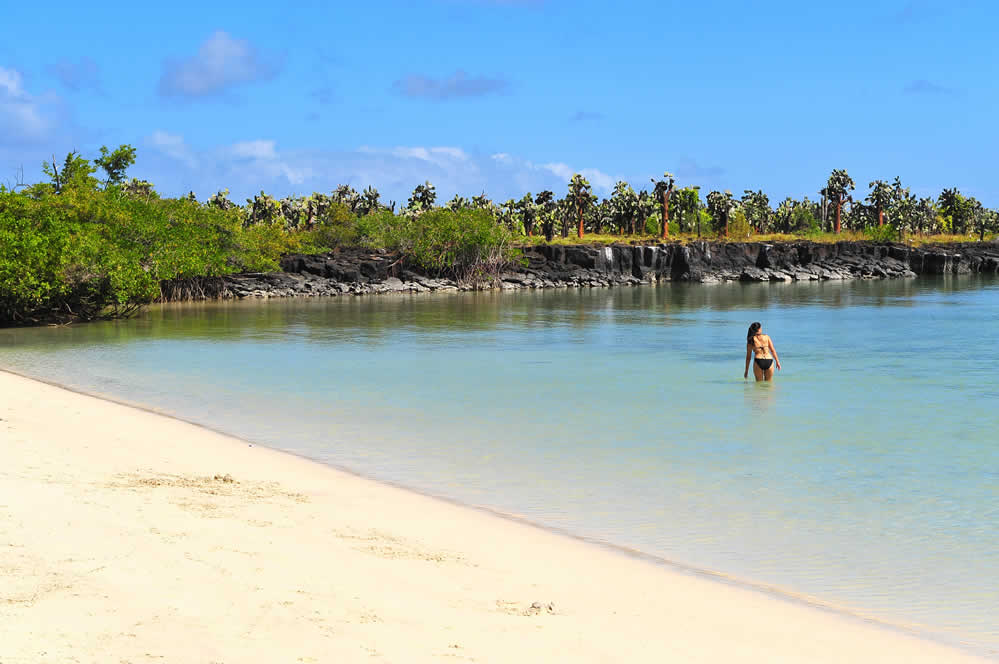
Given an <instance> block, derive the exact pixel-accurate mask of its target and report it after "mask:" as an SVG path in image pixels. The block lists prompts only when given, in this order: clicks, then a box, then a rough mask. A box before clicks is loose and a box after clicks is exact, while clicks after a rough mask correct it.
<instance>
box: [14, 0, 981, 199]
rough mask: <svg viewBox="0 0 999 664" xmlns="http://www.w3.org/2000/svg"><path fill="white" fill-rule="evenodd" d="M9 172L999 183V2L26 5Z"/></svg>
mask: <svg viewBox="0 0 999 664" xmlns="http://www.w3.org/2000/svg"><path fill="white" fill-rule="evenodd" d="M3 14H4V19H3V24H2V25H0V182H6V183H10V182H13V181H14V180H15V178H16V174H17V170H18V168H19V167H20V166H22V165H23V167H24V171H25V179H26V180H28V181H32V180H36V179H41V174H40V165H41V161H42V160H43V159H51V155H53V154H55V155H56V156H57V157H58V158H59V159H61V158H62V156H64V155H65V153H66V152H67V151H69V150H71V149H77V150H80V151H81V152H83V153H84V155H85V156H93V155H94V154H95V153H96V152H97V149H98V148H99V147H100V146H101V145H102V144H107V145H109V146H111V145H118V144H120V143H130V144H132V145H134V146H136V147H137V148H138V162H137V163H136V165H135V166H134V167H133V169H132V171H131V174H132V175H135V176H138V177H142V178H146V179H149V180H151V181H153V182H154V183H155V184H156V185H157V187H158V189H159V190H160V191H161V192H163V193H166V194H171V195H176V194H180V193H183V192H186V191H187V190H189V189H192V190H194V191H195V192H196V193H197V194H198V195H199V196H200V197H202V198H203V197H206V196H208V195H210V194H211V193H213V192H214V191H215V190H217V189H220V188H223V187H228V188H229V189H231V190H232V193H233V196H234V198H235V197H238V198H245V197H246V196H248V195H251V194H252V193H253V192H254V191H258V190H260V189H265V190H267V191H268V192H269V193H274V194H276V195H285V194H296V193H298V194H307V193H310V192H312V191H329V190H331V189H332V188H333V187H335V186H336V185H337V184H339V183H349V184H352V185H353V186H355V187H356V188H358V189H360V188H362V187H364V186H366V185H369V184H373V185H374V186H375V187H377V188H378V189H379V190H380V191H381V192H382V194H383V197H384V198H385V199H395V200H401V201H405V199H406V197H407V196H408V194H409V192H410V191H411V190H412V188H413V187H414V186H415V185H417V184H419V183H421V182H422V181H423V180H425V179H430V180H431V181H432V182H433V183H434V184H435V185H436V186H437V189H438V195H439V197H442V198H450V197H451V196H452V195H454V194H455V193H462V194H464V195H466V196H472V195H474V194H477V193H479V192H481V191H485V192H486V193H487V194H488V195H490V196H491V197H492V198H494V199H500V200H503V199H506V198H508V197H511V196H519V195H520V194H522V193H524V192H526V191H532V192H537V191H539V190H541V189H545V188H550V189H553V190H554V191H555V192H556V193H557V194H559V195H561V194H563V193H564V190H565V188H566V182H567V180H568V177H569V176H570V175H571V173H572V172H574V171H580V172H582V173H584V174H585V175H587V176H588V177H589V179H590V181H591V182H592V183H593V184H594V188H595V190H596V192H597V193H598V194H602V195H606V194H607V193H608V192H609V190H610V188H611V187H612V186H613V183H614V182H615V181H616V180H618V179H623V180H626V181H628V182H630V183H632V184H633V185H634V186H636V188H638V187H645V186H647V184H648V182H649V178H650V177H652V176H655V175H660V174H661V173H662V172H663V171H664V170H670V171H672V172H674V173H675V174H676V175H677V178H678V183H679V184H680V185H688V184H698V185H700V186H701V187H702V189H705V190H706V189H731V190H732V191H733V192H735V193H736V194H741V192H742V191H743V190H744V189H759V188H762V189H763V190H764V191H766V192H767V193H768V194H770V197H771V200H776V199H780V198H783V197H784V196H786V195H791V196H795V197H800V196H803V195H808V196H811V197H813V198H815V197H816V195H817V194H816V192H817V191H818V190H819V189H820V188H821V187H822V185H823V183H824V181H825V178H826V177H827V176H828V173H829V171H830V170H831V169H833V168H847V169H848V170H849V171H850V174H851V175H852V176H853V177H854V179H855V180H856V181H857V183H858V185H859V187H858V192H860V193H862V194H863V193H866V190H867V183H868V182H869V181H870V180H872V179H875V178H882V179H889V180H890V179H892V178H894V177H895V176H896V175H897V176H900V177H901V178H902V180H903V182H904V183H905V184H907V185H909V186H911V187H912V190H913V192H914V193H917V194H919V195H932V196H936V195H937V193H939V190H940V189H941V188H942V187H953V186H956V187H959V188H960V189H961V190H962V191H963V192H965V193H966V194H970V195H974V196H977V197H978V198H979V199H980V200H982V201H983V202H984V203H985V204H986V205H989V206H992V207H995V206H997V205H999V179H997V178H996V176H995V169H994V167H993V165H994V163H995V159H996V155H997V154H999V132H997V130H996V128H995V117H996V111H997V109H999V103H997V102H999V84H997V82H996V74H995V72H996V71H997V70H999V48H997V46H996V45H995V42H994V26H996V25H999V3H991V2H984V1H973V0H951V1H950V2H936V1H931V0H868V1H866V2H855V1H853V0H846V1H843V2H839V3H834V4H828V3H812V2H801V1H797V2H791V1H784V0H771V1H769V2H765V1H752V0H742V1H732V0H724V1H723V0H702V1H701V2H697V3H693V2H682V3H681V2H669V1H668V0H662V1H658V2H656V1H644V0H636V1H634V2H619V3H608V2H595V1H590V0H576V1H570V0H425V1H418V0H411V1H409V2H397V1H394V0H368V1H366V2H358V3H353V2H351V3H347V2H294V3H290V6H287V7H286V6H284V5H283V4H282V3H257V4H256V5H253V4H250V3H246V2H240V3H236V2H200V3H194V2H186V1H184V0H179V1H175V2H172V3H169V4H167V5H164V4H160V3H153V4H142V3H139V4H134V3H129V4H124V3H113V2H112V3H97V4H86V5H82V4H80V3H68V2H57V3H55V4H52V3H50V4H47V5H44V6H35V5H31V4H30V3H11V5H10V6H9V7H6V8H5V9H4V12H3Z"/></svg>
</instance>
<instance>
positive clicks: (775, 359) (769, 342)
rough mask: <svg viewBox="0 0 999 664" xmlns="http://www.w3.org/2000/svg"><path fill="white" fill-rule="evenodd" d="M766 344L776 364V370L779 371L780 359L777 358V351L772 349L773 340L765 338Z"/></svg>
mask: <svg viewBox="0 0 999 664" xmlns="http://www.w3.org/2000/svg"><path fill="white" fill-rule="evenodd" d="M767 344H768V345H769V346H770V352H771V354H773V356H774V362H775V363H776V364H777V370H778V371H780V358H779V357H777V349H776V348H774V340H773V339H771V338H770V337H767Z"/></svg>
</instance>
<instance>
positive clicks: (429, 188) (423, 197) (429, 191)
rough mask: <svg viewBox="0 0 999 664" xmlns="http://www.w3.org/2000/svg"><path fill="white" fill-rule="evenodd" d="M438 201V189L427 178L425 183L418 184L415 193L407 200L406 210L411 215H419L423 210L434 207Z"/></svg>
mask: <svg viewBox="0 0 999 664" xmlns="http://www.w3.org/2000/svg"><path fill="white" fill-rule="evenodd" d="M436 201H437V189H435V188H434V185H432V184H430V180H427V181H426V182H424V183H423V184H419V185H416V189H414V190H413V195H412V196H410V197H409V200H408V201H406V212H407V213H408V214H409V215H410V216H419V215H420V214H422V213H423V212H426V211H427V210H429V209H431V208H433V207H434V203H435V202H436Z"/></svg>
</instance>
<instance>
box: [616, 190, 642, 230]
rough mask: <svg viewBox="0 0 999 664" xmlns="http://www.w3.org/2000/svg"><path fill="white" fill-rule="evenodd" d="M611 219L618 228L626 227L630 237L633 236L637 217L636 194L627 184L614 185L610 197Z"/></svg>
mask: <svg viewBox="0 0 999 664" xmlns="http://www.w3.org/2000/svg"><path fill="white" fill-rule="evenodd" d="M610 208H611V218H612V219H613V222H614V225H615V226H617V227H618V228H624V227H625V226H627V227H628V228H629V229H630V230H629V231H628V232H629V233H630V234H631V235H634V234H635V218H636V217H637V216H638V194H636V193H635V190H634V189H632V188H631V185H629V184H628V183H627V182H624V181H620V182H618V183H617V184H615V185H614V191H613V193H611V197H610Z"/></svg>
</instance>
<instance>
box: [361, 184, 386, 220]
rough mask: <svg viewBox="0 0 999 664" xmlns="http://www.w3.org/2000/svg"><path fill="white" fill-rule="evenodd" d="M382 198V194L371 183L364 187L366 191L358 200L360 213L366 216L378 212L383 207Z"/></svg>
mask: <svg viewBox="0 0 999 664" xmlns="http://www.w3.org/2000/svg"><path fill="white" fill-rule="evenodd" d="M380 199H381V195H380V194H379V193H378V190H377V189H375V188H374V187H372V186H371V185H370V184H369V185H368V186H367V187H365V188H364V192H363V193H362V194H361V197H360V200H359V201H358V204H357V212H358V214H360V215H362V216H365V215H369V214H374V213H375V212H378V211H379V210H380V209H381V208H382V204H381V202H380Z"/></svg>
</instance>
